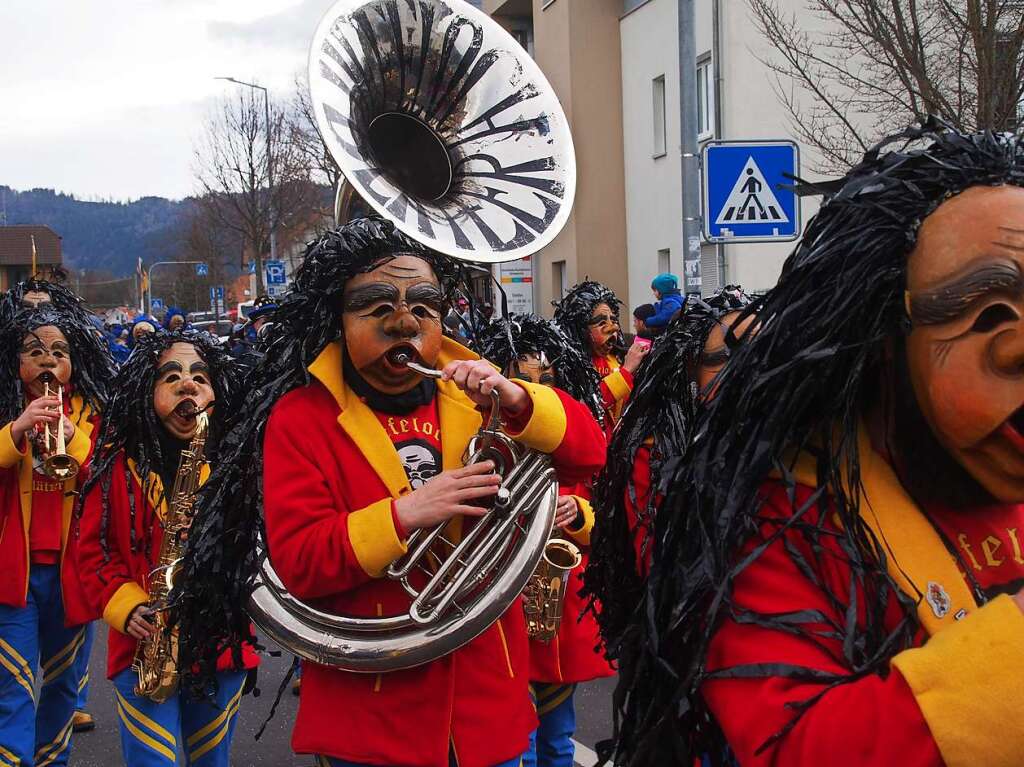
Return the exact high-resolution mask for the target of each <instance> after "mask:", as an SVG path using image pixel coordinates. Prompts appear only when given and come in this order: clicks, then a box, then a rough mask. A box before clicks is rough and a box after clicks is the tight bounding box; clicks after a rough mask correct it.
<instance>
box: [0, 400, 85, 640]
mask: <svg viewBox="0 0 1024 767" xmlns="http://www.w3.org/2000/svg"><path fill="white" fill-rule="evenodd" d="M82 409H83V401H82V398H81V397H79V396H77V395H76V396H73V397H72V399H71V412H70V414H69V417H70V418H71V419H72V420H73V421H74V423H75V436H74V437H72V438H71V441H70V442H69V443H68V444H67V452H68V455H70V456H71V457H72V458H74V459H75V460H76V461H78V464H79V467H80V469H79V473H78V477H77V478H76V479H74V480H68V481H67V482H65V483H64V492H65V497H64V508H63V514H62V527H61V547H62V552H61V562H60V579H61V598H62V599H63V601H64V622H65V624H67V625H68V626H77V625H79V624H82V623H87V622H88V621H90V620H93V619H94V618H96V615H95V614H94V613H93V612H92V611H91V610H90V609H89V603H88V600H87V599H86V597H85V594H84V593H83V591H82V586H81V582H80V579H79V577H78V568H77V560H78V528H77V522H76V521H75V519H74V515H73V514H72V509H73V507H74V502H75V495H74V492H75V491H76V490H77V489H80V487H81V484H82V482H83V481H84V478H85V475H86V473H87V472H86V470H87V464H88V461H89V457H90V455H91V453H92V434H93V431H94V430H95V427H96V425H97V422H98V417H97V416H95V415H94V414H92V413H91V411H90V412H88V413H86V414H85V416H84V417H80V416H81V413H82ZM31 521H32V451H31V449H30V448H29V447H28V445H27V444H26V440H24V439H23V440H22V443H21V444H20V445H15V444H14V441H13V440H12V439H11V424H7V425H6V426H4V427H3V428H2V429H0V561H2V562H3V563H4V565H3V567H0V604H5V605H10V606H11V607H24V606H25V604H26V598H27V596H28V578H29V537H28V536H29V527H30V525H31Z"/></svg>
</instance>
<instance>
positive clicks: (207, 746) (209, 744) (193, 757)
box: [188, 691, 242, 762]
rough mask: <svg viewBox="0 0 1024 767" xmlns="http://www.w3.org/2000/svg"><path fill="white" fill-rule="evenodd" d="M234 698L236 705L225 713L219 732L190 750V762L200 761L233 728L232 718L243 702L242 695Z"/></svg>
mask: <svg viewBox="0 0 1024 767" xmlns="http://www.w3.org/2000/svg"><path fill="white" fill-rule="evenodd" d="M239 693H241V691H239ZM233 700H234V705H232V706H231V708H228V709H226V710H225V713H226V714H227V715H228V716H227V719H226V720H225V722H224V724H223V725H221V728H220V729H219V730H218V731H217V734H216V735H215V736H213V737H212V738H210V739H209V740H208V741H206V742H205V743H204V744H203V745H201V746H200V747H199V748H197V749H196V750H195V751H191V752H189V755H188V759H189V761H190V762H197V761H199V759H200V757H202V756H203V754H205V753H206V752H207V751H209V750H211V749H213V748H216V747H217V746H218V745H219V744H220V742H221V741H222V740H224V738H225V736H226V735H227V734H228V731H229V730H230V729H231V720H232V719H234V718H235V715H236V714H237V713H238V707H239V705H241V702H242V701H241V697H240V696H239V697H236V698H234V699H233Z"/></svg>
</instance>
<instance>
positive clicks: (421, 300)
mask: <svg viewBox="0 0 1024 767" xmlns="http://www.w3.org/2000/svg"><path fill="white" fill-rule="evenodd" d="M442 301H443V295H442V293H441V286H440V283H439V282H438V279H437V276H436V275H435V274H434V271H433V269H431V267H430V264H428V263H427V262H426V261H424V260H423V259H422V258H419V257H417V256H411V255H400V256H396V257H395V258H392V259H390V260H387V261H385V262H383V263H382V264H381V265H379V266H378V267H377V268H375V269H373V270H372V271H369V272H365V273H363V274H357V275H356V276H354V277H352V278H351V279H350V280H348V282H347V283H345V293H344V311H343V313H342V326H343V328H344V331H345V350H346V354H347V355H348V359H349V361H350V362H351V363H352V365H353V367H355V369H356V370H357V371H359V374H360V375H361V376H362V377H363V379H364V380H365V381H366V382H367V383H368V384H370V386H372V387H373V388H374V389H376V390H377V391H379V392H381V393H382V394H402V393H404V392H407V391H409V390H410V389H413V388H414V387H416V386H417V385H418V384H419V382H420V381H421V380H422V378H421V377H420V376H419V375H418V374H417V373H414V372H412V371H411V370H409V369H408V368H407V367H405V365H402V364H399V363H398V362H396V361H395V359H394V358H395V355H396V354H397V353H398V352H403V351H404V352H406V353H410V354H411V355H412V357H413V358H414V359H415V360H416V361H418V362H420V363H421V364H424V365H426V366H428V367H434V366H435V365H436V363H437V356H438V354H439V353H440V351H441V304H442Z"/></svg>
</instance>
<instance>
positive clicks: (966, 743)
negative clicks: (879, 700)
mask: <svg viewBox="0 0 1024 767" xmlns="http://www.w3.org/2000/svg"><path fill="white" fill-rule="evenodd" d="M892 665H893V666H895V667H896V668H897V669H898V670H899V672H900V673H901V674H902V675H903V678H904V679H906V680H907V684H908V685H909V686H910V689H911V691H912V692H913V693H914V698H915V699H916V700H917V705H918V706H920V708H921V713H922V714H924V718H925V721H927V722H928V728H929V729H930V730H931V733H932V738H934V740H935V744H936V745H937V746H938V747H939V751H940V752H941V753H942V759H943V761H944V762H945V763H946V765H948V767H962V766H964V765H979V764H984V765H988V766H991V767H1011V766H1012V765H1019V764H1020V760H1021V754H1024V728H1022V727H1017V726H1014V725H1012V723H1013V722H1019V721H1020V701H1021V691H1022V690H1024V613H1021V610H1020V608H1019V607H1017V604H1016V603H1015V602H1014V601H1013V599H1011V598H1010V597H1008V596H1005V595H1004V596H1000V597H997V598H996V599H994V600H992V601H991V602H990V603H989V604H987V605H985V606H984V607H982V608H981V609H980V610H978V611H977V612H974V613H972V614H970V615H968V616H967V617H966V618H964V619H963V620H962V621H960V622H958V623H954V624H953V625H952V626H949V627H948V628H946V629H943V630H942V631H940V632H939V633H937V634H935V635H934V636H933V637H932V638H931V639H929V640H928V643H927V644H925V645H924V646H923V647H917V648H914V649H912V650H904V651H903V652H901V653H900V654H898V655H897V656H896V657H895V658H893V659H892ZM1000 723H1002V724H1000Z"/></svg>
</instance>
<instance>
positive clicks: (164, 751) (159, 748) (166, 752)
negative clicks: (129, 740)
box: [117, 695, 175, 764]
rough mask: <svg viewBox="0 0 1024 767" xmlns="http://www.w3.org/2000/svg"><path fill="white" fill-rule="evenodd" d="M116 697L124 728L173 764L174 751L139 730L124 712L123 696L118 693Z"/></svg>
mask: <svg viewBox="0 0 1024 767" xmlns="http://www.w3.org/2000/svg"><path fill="white" fill-rule="evenodd" d="M118 698H119V700H118V702H117V713H118V714H119V715H120V717H121V722H122V723H123V724H124V726H125V728H127V730H128V732H130V733H131V734H132V736H133V737H134V738H135V739H136V740H138V741H139V742H140V743H145V744H146V745H147V746H149V747H150V748H151V749H153V750H154V751H156V752H157V753H158V754H160V755H161V756H164V757H166V758H167V760H168V761H170V763H171V764H174V760H175V756H174V752H173V751H172V750H171V749H169V748H167V746H165V745H164V744H163V743H161V742H160V741H158V740H156V739H155V738H152V737H150V736H149V735H147V734H146V733H144V732H143V731H142V730H140V729H139V728H138V727H137V726H136V724H135V723H134V722H133V721H132V720H131V719H129V718H128V715H127V714H126V713H125V710H124V707H123V706H122V705H121V700H123V698H121V696H120V695H118Z"/></svg>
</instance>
